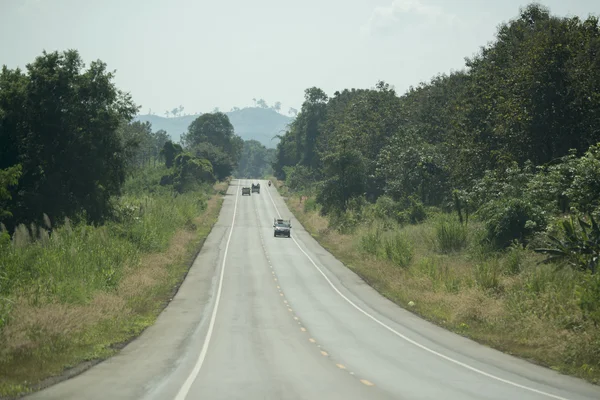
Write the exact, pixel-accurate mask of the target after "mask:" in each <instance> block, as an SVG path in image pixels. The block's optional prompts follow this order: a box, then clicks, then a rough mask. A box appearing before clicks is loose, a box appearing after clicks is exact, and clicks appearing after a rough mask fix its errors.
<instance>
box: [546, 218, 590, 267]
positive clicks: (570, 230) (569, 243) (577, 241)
mask: <svg viewBox="0 0 600 400" xmlns="http://www.w3.org/2000/svg"><path fill="white" fill-rule="evenodd" d="M589 219H590V222H586V221H584V220H582V219H581V218H580V217H577V221H575V218H573V216H571V217H570V218H569V219H568V220H563V221H562V223H561V224H560V226H561V228H562V231H563V235H562V236H563V237H562V238H558V237H556V236H554V235H548V239H550V245H551V246H552V247H548V248H538V249H535V251H536V252H537V253H542V254H546V255H548V257H547V258H546V259H545V260H544V261H543V262H544V263H551V262H555V261H563V262H566V263H567V264H569V265H571V266H572V267H574V268H575V269H579V270H582V271H590V272H591V273H596V270H597V268H598V263H599V261H600V228H599V227H598V223H597V222H596V220H595V219H594V217H593V216H592V215H591V214H590V215H589ZM577 225H579V227H578V226H577Z"/></svg>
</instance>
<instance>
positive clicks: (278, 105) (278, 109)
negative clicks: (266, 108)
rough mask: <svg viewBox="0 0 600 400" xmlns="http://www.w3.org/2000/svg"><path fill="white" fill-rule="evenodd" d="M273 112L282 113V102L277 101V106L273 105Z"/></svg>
mask: <svg viewBox="0 0 600 400" xmlns="http://www.w3.org/2000/svg"><path fill="white" fill-rule="evenodd" d="M273 110H275V111H277V112H279V111H281V102H280V101H276V102H275V104H274V105H273Z"/></svg>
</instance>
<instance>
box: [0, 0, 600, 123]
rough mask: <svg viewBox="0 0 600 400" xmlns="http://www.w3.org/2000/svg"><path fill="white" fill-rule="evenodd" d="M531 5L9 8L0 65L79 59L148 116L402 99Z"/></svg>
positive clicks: (81, 4)
mask: <svg viewBox="0 0 600 400" xmlns="http://www.w3.org/2000/svg"><path fill="white" fill-rule="evenodd" d="M528 3H529V1H525V0H296V1H286V0H278V1H275V0H220V1H216V0H215V1H205V0H196V1H194V0H169V1H166V0H102V1H99V0H96V1H93V0H0V65H8V66H9V67H10V68H15V67H17V66H20V67H24V66H25V65H26V64H27V63H28V62H31V61H32V60H33V59H34V58H35V57H36V56H38V55H40V54H41V52H42V50H44V49H45V50H47V51H53V50H65V49H69V48H71V49H77V50H79V51H80V53H81V55H82V57H83V59H84V61H85V62H86V63H89V62H90V61H92V60H96V59H101V60H102V61H104V62H106V63H107V64H108V67H109V69H111V70H112V69H116V70H117V75H116V82H117V84H118V86H119V87H120V88H121V89H123V90H126V91H129V92H131V94H132V95H133V98H134V100H135V101H136V103H137V104H139V105H141V106H142V109H141V113H146V112H147V111H148V109H150V108H151V109H152V111H153V112H155V113H157V114H159V115H162V114H163V113H164V111H165V110H167V109H168V110H171V109H172V108H173V107H176V106H179V105H180V104H181V105H183V106H184V107H185V111H184V112H189V113H192V112H196V111H202V112H210V111H211V110H212V109H213V108H214V107H220V108H221V110H222V111H228V110H229V109H230V108H231V107H233V106H238V107H244V106H248V105H251V104H252V98H264V99H265V100H266V101H267V103H269V104H272V103H274V102H275V101H281V102H282V104H283V107H282V108H283V110H285V111H287V110H288V108H289V107H295V108H299V107H300V105H301V103H302V100H303V92H304V89H306V88H308V87H311V86H318V87H320V88H322V89H323V90H325V92H326V93H327V94H329V95H331V94H333V92H335V91H336V90H342V89H344V88H352V87H356V88H368V87H373V86H374V85H375V84H376V82H377V81H378V80H380V79H382V80H385V81H387V82H389V83H390V84H392V85H394V86H395V87H396V89H397V90H398V91H399V92H400V93H402V92H404V91H405V90H406V89H407V88H408V87H409V86H410V85H417V84H418V83H419V82H421V81H427V80H429V79H430V78H431V77H432V76H434V75H435V74H437V73H439V72H449V71H451V70H456V69H462V68H463V66H464V58H465V57H467V56H471V55H473V54H474V53H475V52H477V51H478V49H479V47H480V46H482V45H485V44H486V43H487V42H489V41H491V40H493V38H494V34H495V32H496V27H497V26H498V24H499V23H501V22H503V21H508V20H509V19H512V18H514V17H516V16H517V14H518V11H519V7H521V6H524V5H526V4H528ZM539 3H542V4H544V5H547V6H549V7H550V10H551V12H552V13H553V14H558V15H562V16H565V15H571V16H572V15H578V16H580V17H583V18H585V17H587V16H588V15H589V14H594V15H599V14H600V1H598V0H546V1H539Z"/></svg>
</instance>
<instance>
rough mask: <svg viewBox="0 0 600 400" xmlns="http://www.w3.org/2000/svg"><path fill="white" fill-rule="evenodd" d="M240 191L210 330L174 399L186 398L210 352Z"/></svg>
mask: <svg viewBox="0 0 600 400" xmlns="http://www.w3.org/2000/svg"><path fill="white" fill-rule="evenodd" d="M239 197H240V196H239V193H238V191H237V190H236V191H235V204H234V207H233V218H232V219H231V229H230V230H229V237H228V238H227V243H226V244H225V253H224V254H223V263H222V265H221V276H220V277H219V286H218V288H217V296H216V300H215V305H214V307H213V310H212V315H211V317H210V323H209V324H208V331H207V332H206V337H205V338H204V344H203V345H202V350H201V351H200V354H199V355H198V359H197V360H196V364H195V365H194V368H193V369H192V372H191V373H190V374H189V375H188V377H187V379H186V380H185V382H184V383H183V385H182V386H181V388H180V389H179V392H177V395H176V396H175V398H174V400H185V398H186V397H187V395H188V393H189V391H190V389H191V387H192V384H193V383H194V381H195V380H196V378H197V377H198V373H199V372H200V369H201V368H202V364H203V363H204V359H205V358H206V353H207V352H208V346H209V344H210V339H211V337H212V333H213V329H214V327H215V320H216V319H217V311H218V310H219V303H220V301H221V291H222V289H223V277H224V276H225V262H226V261H227V253H228V251H229V243H230V242H231V235H232V234H233V227H234V225H235V216H236V214H237V205H238V199H239Z"/></svg>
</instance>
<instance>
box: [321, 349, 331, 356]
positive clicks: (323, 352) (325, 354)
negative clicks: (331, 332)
mask: <svg viewBox="0 0 600 400" xmlns="http://www.w3.org/2000/svg"><path fill="white" fill-rule="evenodd" d="M321 354H323V355H324V356H328V355H329V354H327V352H326V351H323V350H321Z"/></svg>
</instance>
